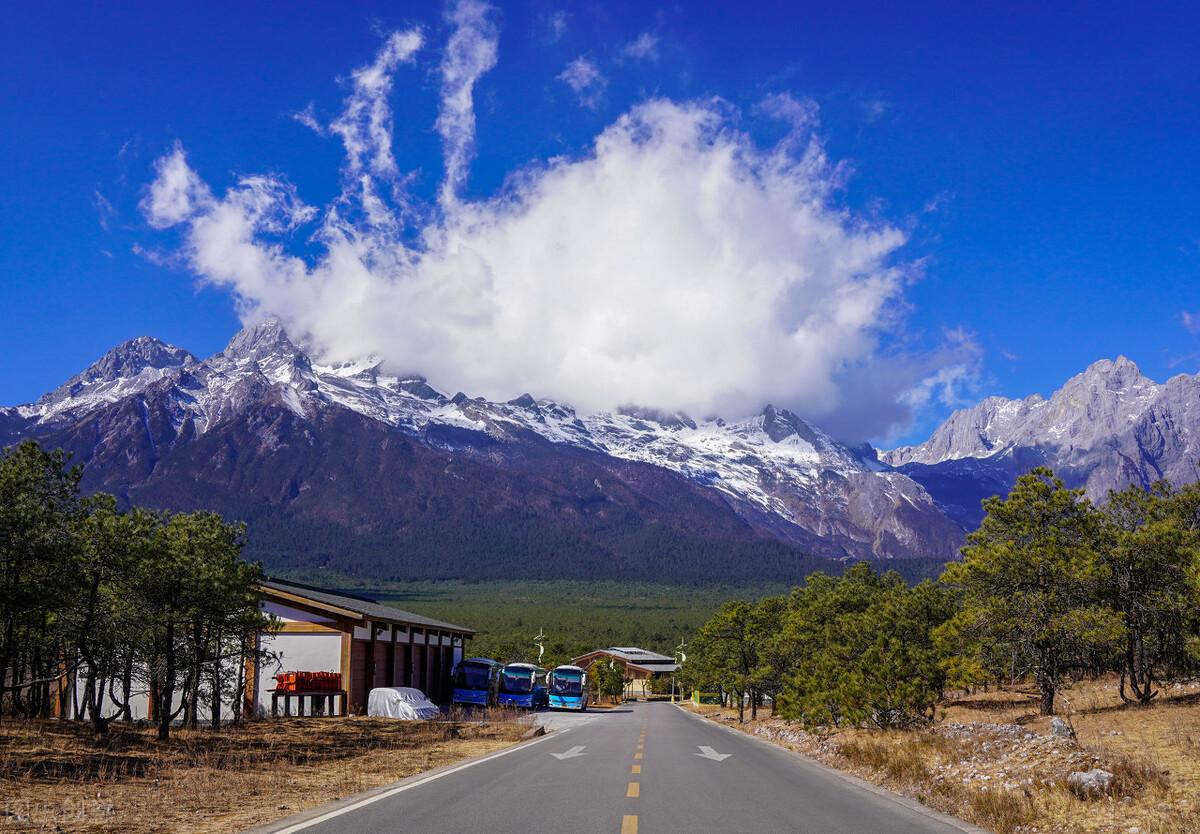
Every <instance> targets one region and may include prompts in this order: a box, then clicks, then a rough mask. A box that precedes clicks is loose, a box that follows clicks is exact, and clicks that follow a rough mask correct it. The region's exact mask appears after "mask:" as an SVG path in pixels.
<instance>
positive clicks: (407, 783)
mask: <svg viewBox="0 0 1200 834" xmlns="http://www.w3.org/2000/svg"><path fill="white" fill-rule="evenodd" d="M566 732H569V729H564V730H547V732H546V733H545V734H544V735H540V736H537V737H536V738H532V739H529V740H528V741H522V742H518V743H517V744H514V745H512V746H511V747H505V748H504V749H503V750H497V751H495V752H492V753H486V754H484V755H482V756H474V757H472V758H469V759H463V760H461V761H458V762H452V763H450V764H446V765H443V766H441V767H436V768H434V769H432V770H426V771H424V772H422V773H414V774H413V775H412V776H408V777H406V778H404V779H401V780H400V781H398V782H393V783H391V784H389V785H381V786H380V787H378V788H372V789H371V790H369V791H363V792H362V793H358V794H354V795H353V796H347V797H344V798H342V799H337V800H334V801H333V802H326V803H324V804H323V805H318V806H317V807H315V808H310V809H308V810H307V811H303V812H301V813H299V814H293V815H291V816H288V817H283V818H282V819H278V820H274V821H272V822H269V823H265V824H263V825H259V826H255V827H254V828H250V829H247V830H246V831H245V832H244V834H295V832H300V831H303V830H305V829H306V828H310V827H313V826H316V825H319V824H320V823H323V822H326V821H328V820H331V819H335V818H337V817H339V816H341V815H342V814H346V813H350V812H352V811H355V810H357V809H359V808H363V807H366V806H367V805H371V804H373V803H375V802H378V801H380V800H383V799H387V798H388V797H391V796H395V795H396V794H399V793H403V792H404V791H408V790H412V789H413V788H417V787H420V786H421V785H424V784H427V783H429V782H433V781H436V780H438V779H441V778H442V777H444V776H450V775H451V774H454V773H458V772H459V771H462V770H466V769H467V768H471V767H475V766H476V765H480V764H484V763H486V762H489V761H491V760H493V759H498V758H501V757H503V756H507V755H509V754H511V753H516V752H518V751H520V750H524V749H526V748H529V747H532V746H534V745H535V744H541V743H542V742H544V741H548V740H550V739H552V738H558V737H560V736H562V735H563V734H564V733H566Z"/></svg>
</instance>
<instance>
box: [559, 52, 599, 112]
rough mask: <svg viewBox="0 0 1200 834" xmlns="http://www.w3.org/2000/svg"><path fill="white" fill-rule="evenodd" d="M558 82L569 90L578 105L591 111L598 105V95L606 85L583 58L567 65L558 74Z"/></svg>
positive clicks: (595, 70) (592, 65)
mask: <svg viewBox="0 0 1200 834" xmlns="http://www.w3.org/2000/svg"><path fill="white" fill-rule="evenodd" d="M558 80H559V81H562V82H564V83H565V84H566V85H567V86H568V87H570V88H571V90H572V91H573V92H574V93H575V95H576V96H577V97H578V98H579V103H580V104H582V105H583V106H584V107H587V108H590V109H593V110H594V109H595V108H596V106H597V105H598V104H599V103H600V94H601V93H602V92H604V85H605V84H606V83H607V82H606V80H605V78H604V76H603V75H602V74H601V73H600V70H599V69H597V68H596V65H595V64H594V63H592V62H591V61H589V60H588V59H587V58H584V57H583V56H580V57H578V58H576V59H575V60H574V61H572V62H571V63H569V64H567V66H566V69H564V70H563V71H562V72H561V73H559V74H558Z"/></svg>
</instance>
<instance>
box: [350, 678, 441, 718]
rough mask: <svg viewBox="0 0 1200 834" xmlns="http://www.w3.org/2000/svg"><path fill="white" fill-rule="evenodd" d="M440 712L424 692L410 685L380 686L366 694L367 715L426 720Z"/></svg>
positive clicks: (435, 716)
mask: <svg viewBox="0 0 1200 834" xmlns="http://www.w3.org/2000/svg"><path fill="white" fill-rule="evenodd" d="M441 712H442V711H441V710H440V709H438V708H437V704H435V703H433V701H430V700H429V699H428V698H426V697H425V693H424V692H422V691H421V690H419V689H413V688H412V687H410V686H380V687H378V688H376V689H372V690H371V694H370V695H368V696H367V715H372V716H375V717H377V718H399V719H402V720H404V721H428V720H429V719H430V718H437V717H438V716H439V715H440V714H441Z"/></svg>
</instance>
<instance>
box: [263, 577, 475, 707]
mask: <svg viewBox="0 0 1200 834" xmlns="http://www.w3.org/2000/svg"><path fill="white" fill-rule="evenodd" d="M258 590H259V592H260V593H261V594H262V608H263V611H264V612H266V613H268V614H271V615H273V616H275V617H276V618H278V619H279V621H280V622H281V623H282V626H281V628H280V629H279V631H278V632H276V633H274V634H263V635H260V637H259V647H260V648H262V649H265V650H266V651H267V652H269V653H270V655H271V657H272V659H271V660H270V661H268V662H267V663H264V664H262V668H258V669H253V670H248V672H250V674H247V676H246V679H247V684H248V685H247V688H246V701H247V706H249V707H250V708H251V709H252V710H253V711H254V712H258V713H264V712H266V713H269V712H271V708H272V703H271V701H272V695H273V692H272V690H273V689H274V688H275V675H277V674H280V673H286V672H323V673H329V672H336V673H339V674H340V676H341V681H340V683H341V689H342V690H343V691H344V692H345V693H346V694H345V701H346V704H345V706H348V708H349V711H350V712H351V713H355V714H362V713H365V711H366V704H367V695H368V694H369V693H370V691H371V689H373V688H374V687H377V686H411V687H415V688H416V689H420V690H421V691H422V692H424V693H425V694H426V695H427V696H428V697H429V699H430V700H431V701H433V702H434V703H448V702H449V701H450V696H451V680H450V673H451V671H452V670H453V669H454V666H455V665H456V664H457V663H458V661H460V660H462V658H463V656H464V653H465V648H466V641H467V640H469V639H471V638H472V637H474V636H475V632H474V630H473V629H469V628H465V627H463V626H460V625H455V624H453V623H447V622H443V621H441V620H435V619H432V618H430V617H424V616H422V615H420V614H414V613H412V612H410V611H404V610H403V609H400V608H394V607H392V606H390V605H382V604H380V603H379V602H376V601H375V600H374V599H371V598H370V597H367V596H362V595H359V594H356V593H351V592H346V591H332V590H327V589H324V588H318V587H316V586H313V585H305V584H303V583H300V582H289V581H285V580H282V579H274V578H268V579H265V580H264V581H263V582H261V583H260V584H259V588H258Z"/></svg>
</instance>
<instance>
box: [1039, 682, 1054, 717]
mask: <svg viewBox="0 0 1200 834" xmlns="http://www.w3.org/2000/svg"><path fill="white" fill-rule="evenodd" d="M1039 677H1040V678H1041V680H1039V681H1038V689H1039V690H1040V691H1041V696H1042V700H1041V707H1040V709H1039V712H1040V714H1041V715H1054V696H1055V694H1056V687H1055V686H1054V681H1053V680H1051V679H1050V678H1049V677H1048V676H1045V675H1039Z"/></svg>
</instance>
